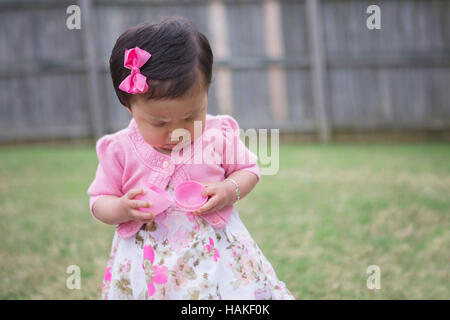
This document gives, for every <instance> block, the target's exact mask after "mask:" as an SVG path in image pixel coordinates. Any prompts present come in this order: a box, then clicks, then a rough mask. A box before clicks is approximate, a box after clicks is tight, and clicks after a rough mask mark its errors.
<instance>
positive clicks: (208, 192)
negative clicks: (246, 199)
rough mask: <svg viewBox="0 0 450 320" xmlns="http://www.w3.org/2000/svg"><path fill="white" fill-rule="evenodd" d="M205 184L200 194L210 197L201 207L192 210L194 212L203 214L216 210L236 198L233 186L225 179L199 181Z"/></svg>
mask: <svg viewBox="0 0 450 320" xmlns="http://www.w3.org/2000/svg"><path fill="white" fill-rule="evenodd" d="M201 184H202V185H204V186H205V190H204V191H203V192H202V196H211V198H210V199H209V200H208V202H206V203H205V204H204V205H203V206H202V207H200V208H199V209H197V210H196V211H194V212H193V213H194V214H205V213H210V212H214V211H218V210H220V209H222V208H223V207H225V206H227V205H231V204H233V203H234V202H235V200H236V190H235V186H234V185H233V184H231V183H227V182H226V181H222V182H210V183H201Z"/></svg>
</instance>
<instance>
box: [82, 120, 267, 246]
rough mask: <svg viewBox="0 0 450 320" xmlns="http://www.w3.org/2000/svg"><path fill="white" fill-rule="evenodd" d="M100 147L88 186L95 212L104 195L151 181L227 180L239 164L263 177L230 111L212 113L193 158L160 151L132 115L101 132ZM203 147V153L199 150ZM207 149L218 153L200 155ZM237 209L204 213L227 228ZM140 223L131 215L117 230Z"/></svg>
mask: <svg viewBox="0 0 450 320" xmlns="http://www.w3.org/2000/svg"><path fill="white" fill-rule="evenodd" d="M206 132H207V133H208V134H205V133H206ZM211 133H212V134H213V135H214V134H215V135H216V136H217V135H220V137H218V138H219V139H215V138H211ZM220 140H222V143H220V142H221V141H220ZM96 151H97V157H98V160H99V164H98V167H97V172H96V176H95V179H94V181H93V182H92V183H91V185H90V186H89V189H88V191H87V192H88V195H89V196H90V201H89V207H90V211H91V214H92V216H93V217H94V218H95V216H94V214H93V212H92V206H93V204H94V202H95V201H96V200H97V199H98V198H100V197H101V196H104V195H113V196H117V197H121V196H123V195H124V194H125V193H127V192H128V191H129V190H131V189H133V188H140V187H143V186H145V185H146V184H148V183H150V184H153V185H156V186H158V187H160V188H161V189H163V190H164V189H165V188H166V186H167V184H168V182H169V181H170V180H172V182H173V185H174V187H175V186H176V185H177V184H179V183H180V182H183V181H185V180H196V181H199V182H216V181H223V180H224V179H225V178H226V177H227V176H228V175H230V174H231V173H232V172H234V171H236V170H248V171H250V172H253V173H254V174H255V175H256V176H257V177H258V182H259V181H260V180H261V175H260V171H259V167H258V163H257V160H258V158H257V156H256V155H255V154H254V153H252V152H251V151H250V150H249V149H248V148H247V147H246V146H245V144H244V143H243V142H242V141H241V139H240V137H239V125H238V123H237V122H236V120H235V119H234V118H233V117H231V116H228V115H217V116H212V115H209V114H207V115H206V124H205V129H204V131H203V134H202V135H201V137H199V138H197V139H196V140H195V141H194V142H193V143H192V144H191V157H190V159H187V157H184V158H183V161H179V159H178V160H177V159H175V160H176V163H174V162H173V160H174V159H173V158H171V155H166V154H163V153H160V152H158V151H157V150H155V149H154V148H153V147H152V146H150V145H149V144H148V143H146V142H145V141H144V139H143V138H142V136H141V134H140V133H139V130H138V127H137V125H136V122H135V121H134V119H131V121H130V124H129V125H128V127H127V128H125V129H122V130H120V131H118V132H116V133H113V134H108V135H105V136H103V137H102V138H100V139H99V140H98V141H97V144H96ZM202 151H203V153H200V158H199V157H198V156H199V152H202ZM205 153H207V154H210V155H213V157H215V158H214V159H216V160H215V161H208V163H205V161H203V163H199V161H195V159H197V160H198V159H201V155H202V154H205ZM196 155H197V156H196ZM194 158H195V159H194ZM232 209H233V206H232V205H229V206H226V207H224V208H222V209H221V210H219V211H215V212H212V213H208V214H203V215H200V216H201V217H202V218H203V219H205V220H206V221H207V222H208V223H210V224H211V225H212V226H213V227H214V228H224V227H225V226H226V223H227V222H228V220H229V219H230V216H231V213H232ZM141 227H142V223H141V222H139V221H135V220H130V221H127V222H124V223H121V224H120V225H118V226H117V231H118V233H119V235H120V236H121V237H122V238H127V237H131V236H132V235H134V234H135V233H137V232H138V231H139V229H140V228H141Z"/></svg>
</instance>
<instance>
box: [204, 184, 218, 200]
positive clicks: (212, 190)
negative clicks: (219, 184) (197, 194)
mask: <svg viewBox="0 0 450 320" xmlns="http://www.w3.org/2000/svg"><path fill="white" fill-rule="evenodd" d="M203 185H204V186H205V190H203V191H202V197H206V196H212V195H215V194H216V189H215V188H214V187H213V186H212V185H209V184H203Z"/></svg>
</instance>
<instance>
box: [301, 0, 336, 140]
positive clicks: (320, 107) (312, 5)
mask: <svg viewBox="0 0 450 320" xmlns="http://www.w3.org/2000/svg"><path fill="white" fill-rule="evenodd" d="M320 10H321V6H320V0H306V12H307V14H306V18H307V25H308V42H309V52H310V53H309V54H310V63H311V79H312V89H313V101H314V110H315V116H316V122H317V128H318V132H319V139H320V141H321V142H328V141H330V139H331V137H330V122H329V119H328V113H327V110H326V103H327V100H326V83H325V82H326V70H325V53H324V44H323V34H322V26H321V22H322V19H321V12H320Z"/></svg>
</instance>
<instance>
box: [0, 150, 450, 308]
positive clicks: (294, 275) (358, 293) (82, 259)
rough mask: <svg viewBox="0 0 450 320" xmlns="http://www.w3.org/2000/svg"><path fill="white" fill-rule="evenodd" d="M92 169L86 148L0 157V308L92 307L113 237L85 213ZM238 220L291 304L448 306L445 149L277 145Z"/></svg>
mask: <svg viewBox="0 0 450 320" xmlns="http://www.w3.org/2000/svg"><path fill="white" fill-rule="evenodd" d="M96 166H97V158H96V155H95V150H94V146H63V147H61V146H3V147H0V219H1V224H0V233H1V235H2V241H1V242H0V279H1V280H0V299H98V298H99V296H100V290H101V281H102V278H103V273H104V270H105V266H106V260H107V257H108V255H109V250H110V245H111V240H112V235H113V232H114V228H113V227H112V226H108V225H104V224H102V223H100V222H98V221H96V220H94V219H92V218H91V216H90V213H89V210H88V197H87V194H86V190H87V187H88V186H89V184H90V182H91V181H92V179H93V178H94V174H95V169H96ZM237 208H238V211H239V212H240V216H241V218H242V220H243V221H244V223H245V225H246V226H247V228H248V229H249V231H250V233H251V234H252V235H253V237H254V239H255V240H256V241H257V243H258V245H259V247H260V248H261V249H262V251H263V252H264V254H265V255H266V256H267V258H268V259H269V261H270V262H271V263H272V265H273V266H274V268H275V270H276V272H277V275H278V277H279V278H280V279H281V280H283V281H284V282H285V283H286V284H287V286H288V287H289V288H290V290H291V291H292V293H293V294H294V295H295V297H296V298H297V299H449V298H450V281H449V272H450V269H449V258H450V254H449V253H450V250H449V249H450V233H449V230H450V219H449V217H450V145H449V144H444V143H428V144H423V143H420V144H366V145H363V144H358V145H352V144H330V145H316V144H283V145H282V146H281V147H280V170H279V172H278V174H277V175H273V176H263V177H262V180H261V183H260V184H258V185H257V187H256V188H255V189H254V190H253V192H252V193H251V194H249V195H248V196H247V197H245V198H244V199H242V200H241V201H240V202H239V203H238V204H237ZM70 265H77V266H79V267H80V271H81V288H80V289H79V290H77V289H75V290H69V289H68V288H67V286H66V280H67V278H68V277H69V276H70V275H69V274H67V273H66V270H67V267H68V266H70ZM370 265H377V266H378V267H379V268H380V271H381V288H380V289H378V290H377V289H373V290H369V289H368V288H367V285H366V283H367V278H368V277H369V274H367V272H366V271H367V268H368V266H370Z"/></svg>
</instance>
